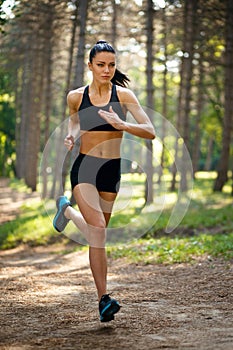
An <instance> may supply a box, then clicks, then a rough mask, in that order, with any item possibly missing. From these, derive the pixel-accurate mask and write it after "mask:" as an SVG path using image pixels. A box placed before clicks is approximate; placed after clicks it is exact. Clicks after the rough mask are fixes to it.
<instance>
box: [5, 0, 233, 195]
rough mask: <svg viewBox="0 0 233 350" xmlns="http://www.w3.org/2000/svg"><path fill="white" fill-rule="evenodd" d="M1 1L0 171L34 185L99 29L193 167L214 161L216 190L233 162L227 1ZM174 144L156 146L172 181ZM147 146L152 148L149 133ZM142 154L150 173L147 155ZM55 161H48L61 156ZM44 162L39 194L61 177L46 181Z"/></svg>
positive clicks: (231, 10)
mask: <svg viewBox="0 0 233 350" xmlns="http://www.w3.org/2000/svg"><path fill="white" fill-rule="evenodd" d="M0 3H1V39H0V42H1V64H0V81H1V85H0V176H2V177H16V178H19V179H24V181H25V183H26V184H27V186H29V187H30V188H31V189H32V191H35V190H36V189H37V186H38V172H39V170H38V169H39V164H40V158H41V154H42V152H43V150H44V147H45V144H46V142H47V140H48V139H49V137H50V135H51V134H52V133H53V131H54V130H55V129H56V127H58V126H59V125H61V123H62V122H64V121H65V120H66V118H67V117H68V114H67V113H68V112H67V107H66V95H67V92H68V91H69V90H71V89H73V88H77V87H79V86H81V85H84V84H88V82H89V81H90V76H89V73H88V69H87V62H88V53H89V50H90V47H91V46H93V45H94V44H95V42H96V41H98V40H100V39H104V40H107V41H109V42H110V43H111V44H112V45H113V46H114V47H115V48H116V51H117V64H118V67H119V69H120V70H122V71H123V72H125V73H127V75H128V76H129V78H130V80H131V82H130V86H129V87H130V89H132V90H133V91H134V92H135V94H136V95H137V97H138V99H139V101H140V103H141V104H142V105H143V106H147V107H149V108H151V109H152V110H155V111H156V112H158V113H159V114H161V115H162V116H164V117H165V118H166V120H168V121H169V122H170V123H172V124H173V125H174V126H175V128H176V129H177V131H178V133H179V134H180V135H181V137H182V138H183V140H184V142H185V144H186V147H187V148H188V150H189V153H190V156H191V160H192V165H193V176H194V177H195V174H196V172H197V171H202V170H205V171H210V170H212V171H216V177H215V181H214V183H213V190H214V191H222V189H223V186H224V184H225V183H226V182H227V181H228V180H229V178H230V177H232V172H233V152H232V150H233V148H232V119H233V1H231V0H205V1H204V0H171V1H163V0H154V1H152V0H130V1H129V0H106V1H98V0H86V1H84V0H40V1H38V0H17V1H14V0H5V1H4V0H3V1H0ZM152 122H153V123H154V125H155V129H157V125H156V120H152ZM165 127H166V126H165V125H160V126H159V128H160V132H159V135H158V136H159V140H160V141H161V144H163V142H164V139H165V137H168V138H169V135H166V130H165ZM140 142H144V141H140ZM178 144H179V140H178V139H176V140H174V145H173V146H172V149H173V157H171V156H169V154H166V147H163V148H162V149H161V152H160V165H161V169H163V172H164V173H169V174H171V189H174V188H175V186H176V185H177V181H179V178H178V180H177V176H176V175H177V174H176V173H177V169H176V166H175V162H174V159H176V157H177V154H176V153H178V147H177V145H178ZM146 146H147V147H148V148H149V150H152V151H154V149H153V143H152V142H151V141H147V143H146ZM130 151H131V152H132V150H130ZM54 152H55V156H56V154H59V153H58V152H59V150H54ZM134 152H137V149H135V150H134ZM147 158H148V157H147ZM152 158H153V157H152ZM147 162H148V163H149V169H150V174H151V176H152V178H153V171H154V169H153V159H147ZM150 162H151V164H150ZM173 162H174V164H173ZM54 163H55V164H50V167H52V166H54V167H56V166H59V165H58V164H56V162H54ZM147 165H148V164H147ZM150 165H151V167H150ZM44 166H45V172H44V173H43V174H44V177H43V180H42V186H43V189H42V192H43V196H44V197H50V198H54V196H55V195H56V193H57V192H59V185H57V183H56V181H57V179H55V180H54V183H53V186H52V187H51V188H50V189H48V187H47V182H48V181H47V175H49V171H51V169H50V170H48V165H46V164H44ZM131 170H132V169H131ZM53 172H54V173H56V168H55V169H54V170H53ZM160 175H161V174H160ZM158 180H159V177H158ZM152 182H153V181H152ZM185 189H186V184H185V182H184V183H183V190H185ZM232 193H233V187H232Z"/></svg>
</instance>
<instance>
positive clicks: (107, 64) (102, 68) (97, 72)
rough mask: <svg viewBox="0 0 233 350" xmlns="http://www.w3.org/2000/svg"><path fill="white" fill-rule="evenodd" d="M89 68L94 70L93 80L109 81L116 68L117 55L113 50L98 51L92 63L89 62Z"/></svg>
mask: <svg viewBox="0 0 233 350" xmlns="http://www.w3.org/2000/svg"><path fill="white" fill-rule="evenodd" d="M88 65H89V69H90V70H91V71H92V74H93V80H96V81H98V82H100V83H108V82H110V81H111V79H112V78H113V76H114V74H115V70H116V56H115V54H114V53H112V52H105V51H103V52H98V53H97V54H96V56H95V57H93V59H92V63H90V62H89V63H88Z"/></svg>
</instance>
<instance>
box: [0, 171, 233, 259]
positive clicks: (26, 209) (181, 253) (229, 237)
mask: <svg viewBox="0 0 233 350" xmlns="http://www.w3.org/2000/svg"><path fill="white" fill-rule="evenodd" d="M208 175H209V176H208ZM123 177H124V176H123ZM214 178H215V176H214V174H213V173H203V174H202V173H200V174H199V176H198V178H197V179H196V180H195V183H194V190H193V194H192V200H191V203H190V206H189V209H188V211H187V213H186V215H185V217H184V218H183V220H182V222H181V223H180V225H179V226H178V227H177V228H176V229H175V230H174V231H173V232H171V233H169V234H168V233H166V232H165V227H166V225H167V222H168V220H169V217H170V215H171V209H172V206H169V205H168V206H167V207H165V208H164V209H163V210H161V206H160V204H159V202H158V203H154V204H152V205H151V206H150V207H148V210H147V211H146V212H144V213H143V215H142V214H141V210H142V207H143V201H142V196H143V188H144V187H143V178H142V177H141V176H135V175H134V176H132V178H130V176H129V175H127V176H126V177H125V183H126V187H125V192H124V193H123V194H122V195H121V196H119V197H120V199H118V200H120V201H121V202H119V203H116V204H117V206H118V207H121V208H123V209H121V210H115V211H114V215H113V216H112V219H111V222H110V226H111V227H114V228H117V227H124V226H127V225H129V224H130V226H132V227H133V230H135V232H142V233H143V234H142V235H138V237H141V238H139V239H137V240H135V239H133V237H135V236H134V235H132V240H131V241H129V242H128V243H124V244H119V243H117V244H115V245H112V246H108V249H107V252H108V255H109V256H111V257H112V258H119V257H125V258H127V259H128V261H130V262H140V263H145V264H148V263H169V264H170V263H182V262H191V261H193V260H195V259H196V258H197V257H198V258H199V257H201V256H210V257H222V258H225V259H232V258H233V254H232V252H233V210H232V197H231V195H230V191H229V184H226V186H225V187H224V188H225V190H224V192H223V193H213V192H212V188H213V181H214ZM127 184H129V185H130V186H131V189H133V191H134V193H135V194H133V195H132V191H131V190H130V191H128V189H129V187H127V186H128V185H127ZM11 186H13V187H14V188H15V189H16V190H17V191H22V190H23V191H25V185H24V184H23V183H21V182H17V181H14V182H11ZM164 188H168V186H167V187H166V183H165V185H164ZM157 193H158V192H156V194H157ZM166 195H167V196H168V198H169V199H171V203H173V204H174V202H175V200H176V194H175V193H169V192H168V191H167V194H166ZM157 199H158V198H156V200H157ZM155 202H156V201H155ZM48 207H49V206H47V208H48ZM51 208H52V209H51V211H50V212H48V210H47V211H45V208H44V206H43V203H33V204H31V203H30V201H28V200H27V204H26V205H24V206H22V208H21V213H20V215H19V217H18V218H17V219H16V220H13V221H11V222H8V223H6V224H4V225H2V226H0V248H1V249H7V248H13V247H16V246H17V245H19V244H22V243H24V244H29V245H31V246H36V245H46V244H50V243H51V242H58V241H64V242H67V241H69V239H68V238H67V237H66V236H65V235H63V234H59V233H57V232H56V231H55V230H54V229H53V227H52V221H51V217H52V216H53V215H54V212H53V211H54V201H51ZM48 214H49V215H50V216H49V215H48ZM145 227H148V229H147V230H145Z"/></svg>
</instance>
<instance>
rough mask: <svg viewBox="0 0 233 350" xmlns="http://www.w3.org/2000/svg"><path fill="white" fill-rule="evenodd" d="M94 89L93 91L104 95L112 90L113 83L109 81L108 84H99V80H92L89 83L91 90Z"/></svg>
mask: <svg viewBox="0 0 233 350" xmlns="http://www.w3.org/2000/svg"><path fill="white" fill-rule="evenodd" d="M90 90H91V91H92V92H93V93H96V94H98V95H100V96H101V95H103V94H106V93H108V92H109V91H111V90H112V83H110V82H108V83H106V84H98V83H97V82H94V81H93V82H92V83H91V84H90V85H89V91H90Z"/></svg>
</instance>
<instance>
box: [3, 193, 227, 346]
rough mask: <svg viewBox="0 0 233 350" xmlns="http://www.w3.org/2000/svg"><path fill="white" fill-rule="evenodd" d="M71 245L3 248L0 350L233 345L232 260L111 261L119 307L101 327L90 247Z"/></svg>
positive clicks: (112, 286)
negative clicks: (169, 263) (168, 263)
mask: <svg viewBox="0 0 233 350" xmlns="http://www.w3.org/2000/svg"><path fill="white" fill-rule="evenodd" d="M4 193H5V194H6V191H5V192H4ZM5 198H6V197H5ZM5 210H6V208H5ZM5 212H6V211H5ZM72 248H73V245H71V246H64V245H57V246H55V245H53V246H49V247H37V248H28V247H23V246H22V247H18V248H16V249H12V250H6V251H1V253H0V268H1V269H0V275H1V285H0V299H1V308H0V320H1V323H0V349H7V350H18V349H25V350H26V349H55V350H60V349H65V350H68V349H72V350H73V349H88V350H91V349H101V350H102V349H103V350H105V349H108V350H113V349H116V350H121V349H131V350H136V349H138V350H139V349H140V350H152V349H153V350H154V349H182V350H183V349H196V350H200V349H203V350H207V349H209V350H215V349H216V350H217V349H222V350H232V349H233V283H232V280H233V279H232V263H230V262H227V263H226V262H223V261H221V260H210V259H205V260H203V261H197V262H196V263H195V264H193V265H190V264H179V265H173V266H163V265H146V266H143V265H135V264H128V263H126V261H125V260H124V259H119V260H114V261H112V260H110V261H109V291H111V292H113V296H114V297H116V298H118V299H119V301H120V303H121V304H122V309H121V310H120V312H119V313H118V314H117V315H116V318H115V321H113V322H110V323H108V324H101V323H100V322H99V320H98V310H97V306H98V305H97V301H96V294H95V288H94V284H93V280H92V277H91V273H90V270H89V266H88V254H87V251H78V252H73V251H72Z"/></svg>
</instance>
